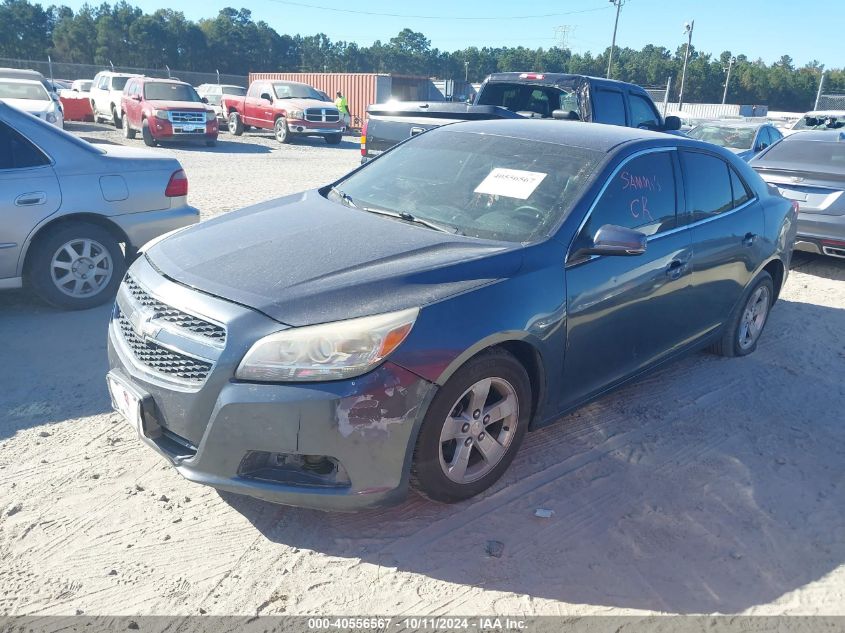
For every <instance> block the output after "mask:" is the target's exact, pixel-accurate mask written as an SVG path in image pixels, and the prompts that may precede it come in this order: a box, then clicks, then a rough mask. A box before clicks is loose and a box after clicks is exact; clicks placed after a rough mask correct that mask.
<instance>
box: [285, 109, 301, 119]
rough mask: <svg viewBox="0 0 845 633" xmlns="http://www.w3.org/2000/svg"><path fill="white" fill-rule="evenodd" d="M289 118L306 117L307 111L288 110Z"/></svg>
mask: <svg viewBox="0 0 845 633" xmlns="http://www.w3.org/2000/svg"><path fill="white" fill-rule="evenodd" d="M288 118H289V119H304V118H305V113H304V112H303V111H302V110H288Z"/></svg>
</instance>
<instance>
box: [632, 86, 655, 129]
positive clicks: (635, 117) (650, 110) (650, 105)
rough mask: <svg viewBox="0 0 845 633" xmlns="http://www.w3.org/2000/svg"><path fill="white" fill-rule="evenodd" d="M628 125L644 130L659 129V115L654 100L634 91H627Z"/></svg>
mask: <svg viewBox="0 0 845 633" xmlns="http://www.w3.org/2000/svg"><path fill="white" fill-rule="evenodd" d="M628 106H629V110H630V112H629V120H630V126H631V127H636V128H642V129H646V130H659V129H660V115H659V114H658V113H657V109H656V108H655V107H654V102H653V101H652V100H651V99H650V98H647V97H644V96H642V95H640V94H637V93H635V92H629V93H628Z"/></svg>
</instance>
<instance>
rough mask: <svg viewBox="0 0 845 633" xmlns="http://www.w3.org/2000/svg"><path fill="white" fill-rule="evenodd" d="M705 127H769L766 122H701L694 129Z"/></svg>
mask: <svg viewBox="0 0 845 633" xmlns="http://www.w3.org/2000/svg"><path fill="white" fill-rule="evenodd" d="M705 125H707V126H711V127H735V128H758V127H763V126H764V125H771V123H769V122H768V121H759V122H758V121H725V120H717V121H702V122H701V123H699V124H698V125H696V126H695V127H704V126H705Z"/></svg>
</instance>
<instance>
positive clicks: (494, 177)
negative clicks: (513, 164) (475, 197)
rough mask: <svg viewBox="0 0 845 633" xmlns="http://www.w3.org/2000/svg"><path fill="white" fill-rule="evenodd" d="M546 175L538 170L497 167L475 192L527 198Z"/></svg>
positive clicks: (521, 198) (520, 198)
mask: <svg viewBox="0 0 845 633" xmlns="http://www.w3.org/2000/svg"><path fill="white" fill-rule="evenodd" d="M545 177H546V174H543V173H540V172H538V171H522V170H521V169H504V168H502V167H497V168H496V169H494V170H493V171H491V172H490V173H489V174H487V177H486V178H485V179H484V180H482V181H481V184H479V185H478V186H477V187H476V188H475V193H487V194H490V195H492V196H507V197H508V198H518V199H519V200H526V199H528V197H529V196H530V195H531V194H532V193H534V190H535V189H536V188H537V187H538V186H539V184H540V183H541V182H543V178H545Z"/></svg>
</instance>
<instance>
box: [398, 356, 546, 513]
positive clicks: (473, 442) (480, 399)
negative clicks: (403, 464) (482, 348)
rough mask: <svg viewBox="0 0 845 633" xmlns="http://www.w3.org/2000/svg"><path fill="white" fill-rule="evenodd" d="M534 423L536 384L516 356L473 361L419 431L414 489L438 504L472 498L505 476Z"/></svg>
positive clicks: (434, 405) (442, 391) (430, 410)
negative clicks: (534, 387)
mask: <svg viewBox="0 0 845 633" xmlns="http://www.w3.org/2000/svg"><path fill="white" fill-rule="evenodd" d="M530 419H531V382H530V381H529V379H528V374H527V373H526V372H525V368H523V366H522V365H521V364H520V363H519V361H517V360H516V358H514V357H513V356H512V355H511V354H509V353H508V352H506V351H504V350H498V349H492V350H490V351H488V352H485V353H484V354H480V355H479V356H476V357H475V358H473V359H471V360H469V361H468V362H467V364H466V365H464V366H463V367H461V368H460V369H459V370H458V371H456V372H455V373H454V375H453V376H452V377H451V378H450V379H449V380H448V381H446V384H445V385H443V387H442V388H441V389H440V390H439V391H438V392H437V394H436V395H435V396H434V399H433V400H432V401H431V404H430V405H429V407H428V411H427V412H426V414H425V418H424V420H423V423H422V427H421V428H420V433H419V437H418V438H417V443H416V448H415V449H414V456H413V463H412V466H411V484H412V485H413V486H414V487H415V488H416V489H417V490H419V491H420V492H422V493H423V495H424V496H426V497H428V498H429V499H432V500H434V501H443V502H446V503H451V502H455V501H461V500H463V499H468V498H469V497H472V496H473V495H477V494H478V493H480V492H482V491H483V490H485V489H487V488H489V487H490V486H491V485H493V483H494V482H495V481H496V480H497V479H498V478H499V477H500V476H501V475H502V473H504V472H505V470H506V469H507V467H508V466H509V465H510V463H511V461H513V458H514V455H515V454H516V451H517V449H518V448H519V445H520V443H521V442H522V438H523V437H524V435H525V431H526V429H527V427H528V422H529V421H530Z"/></svg>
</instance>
